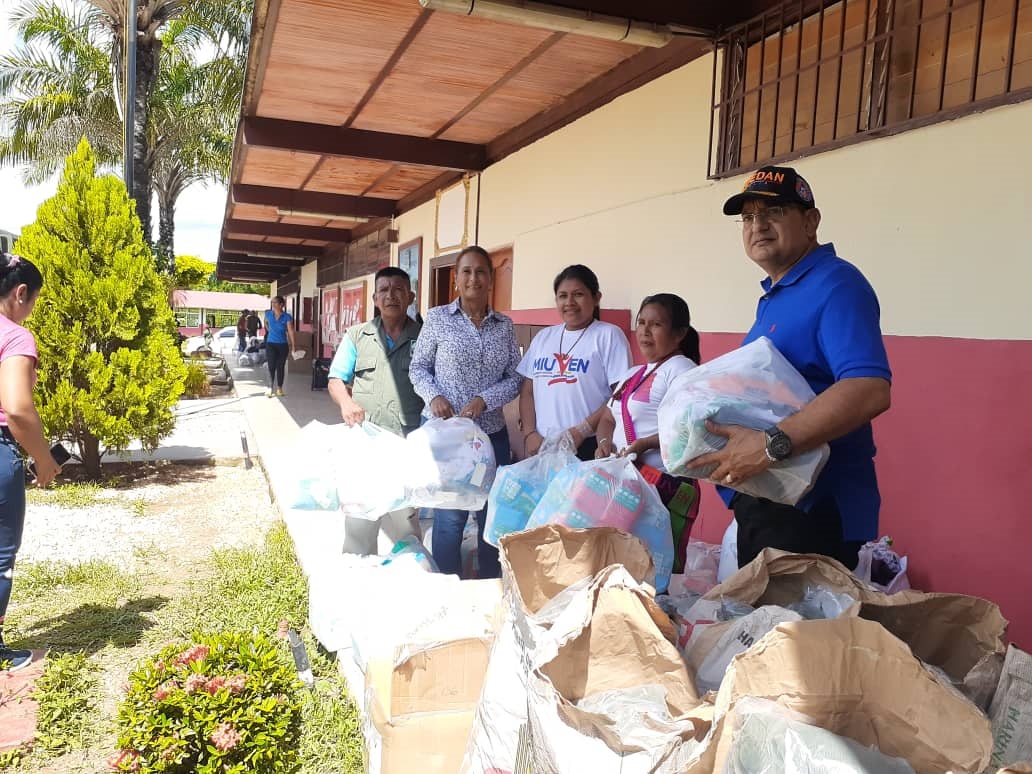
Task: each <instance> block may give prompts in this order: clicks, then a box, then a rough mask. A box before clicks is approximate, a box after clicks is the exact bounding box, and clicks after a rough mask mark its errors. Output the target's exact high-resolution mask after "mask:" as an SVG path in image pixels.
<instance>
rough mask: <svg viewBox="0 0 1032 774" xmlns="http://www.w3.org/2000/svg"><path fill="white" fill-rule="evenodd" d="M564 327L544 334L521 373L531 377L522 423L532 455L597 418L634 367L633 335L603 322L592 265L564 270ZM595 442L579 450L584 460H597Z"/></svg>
mask: <svg viewBox="0 0 1032 774" xmlns="http://www.w3.org/2000/svg"><path fill="white" fill-rule="evenodd" d="M552 288H553V290H554V292H555V305H556V308H557V309H558V310H559V314H560V316H561V317H562V320H563V321H562V323H560V324H559V325H553V326H551V327H549V328H545V329H544V330H542V331H540V332H539V333H538V334H537V336H535V337H534V340H533V341H531V343H530V346H529V347H528V348H527V352H526V354H525V355H524V356H523V360H522V361H520V365H519V368H517V370H518V371H519V373H521V374H522V375H523V376H525V377H526V381H525V382H524V383H523V387H522V388H521V390H520V422H521V423H522V426H523V437H524V444H525V450H526V453H527V455H528V456H529V455H532V454H536V453H537V451H538V449H539V448H540V447H541V444H542V442H543V441H544V440H545V439H546V438H552V437H554V436H556V435H558V434H560V433H562V432H563V431H564V430H566V429H567V428H569V427H572V426H573V425H576V424H577V423H579V422H581V421H583V420H584V418H585V417H587V416H590V415H592V414H594V413H595V412H596V411H597V410H598V409H599V407H601V406H602V405H603V404H604V403H605V402H606V400H607V399H608V398H609V396H610V395H611V394H612V392H613V387H614V386H615V385H616V383H617V382H618V381H619V379H620V377H621V376H622V375H623V374H624V372H625V371H626V370H627V368H628V366H630V364H631V348H630V346H629V345H628V343H627V337H626V336H625V335H624V333H623V331H621V330H620V329H619V328H618V327H616V326H615V325H612V324H610V323H607V322H602V321H601V320H600V319H599V304H600V302H601V300H602V293H601V292H600V291H599V286H598V277H596V276H595V272H593V271H592V270H591V269H589V268H588V267H587V266H583V265H581V264H574V265H573V266H567V267H566V268H565V269H563V270H562V271H561V272H560V273H559V276H557V277H556V278H555V282H554V283H553V285H552ZM595 450H596V444H595V439H594V438H592V437H586V438H584V439H583V440H582V442H581V443H580V446H579V447H578V448H577V456H578V457H580V458H581V459H582V460H589V459H594V457H595Z"/></svg>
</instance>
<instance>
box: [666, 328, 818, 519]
mask: <svg viewBox="0 0 1032 774" xmlns="http://www.w3.org/2000/svg"><path fill="white" fill-rule="evenodd" d="M814 397H815V395H814V392H813V390H812V389H810V385H809V384H807V382H806V380H805V379H804V378H803V377H802V375H801V374H800V373H799V372H798V371H797V370H796V369H795V368H794V367H793V366H792V364H791V363H789V362H788V361H787V360H786V359H785V357H784V355H782V354H781V353H780V352H778V350H777V348H776V347H775V346H774V345H773V344H772V343H771V341H770V339H768V338H766V337H760V338H759V339H757V340H756V341H753V342H751V343H749V344H746V345H745V346H744V347H741V348H740V349H736V350H734V351H733V352H729V353H728V354H726V355H723V356H721V357H718V358H716V359H715V360H711V361H709V362H708V363H704V364H703V365H701V366H699V367H698V368H693V369H692V370H691V371H688V372H687V373H684V374H682V375H681V376H679V377H678V378H677V379H676V380H675V381H674V383H673V384H672V385H671V386H670V389H669V390H668V391H667V394H666V396H665V397H664V398H663V401H662V403H660V405H659V443H660V452H661V453H662V456H663V464H664V465H665V466H666V469H667V471H668V472H669V473H671V474H673V475H676V476H686V477H688V478H708V477H709V475H710V474H711V473H712V472H713V466H703V467H698V468H693V467H690V466H689V465H688V463H689V462H690V461H691V460H693V459H695V458H696V457H699V456H701V455H703V454H708V453H710V452H714V451H718V450H720V449H722V448H723V447H724V445H725V444H726V443H727V439H726V438H723V437H721V436H719V435H714V434H713V433H710V432H709V431H708V430H707V429H706V420H707V419H710V420H713V421H714V422H716V423H718V424H723V425H740V426H742V427H749V428H752V429H754V430H766V429H767V428H769V427H773V426H774V425H776V424H777V423H778V422H781V421H782V420H784V419H786V418H788V417H789V416H791V415H792V414H795V413H796V412H797V411H799V409H801V408H802V407H803V406H805V405H806V404H807V403H809V402H810V401H811V400H813V399H814ZM829 453H830V450H829V448H828V446H827V445H824V446H822V447H821V448H819V449H815V450H813V451H810V452H806V453H805V454H800V455H798V456H794V457H791V458H789V459H787V460H785V461H783V462H778V463H775V464H774V465H772V466H771V467H770V468H768V469H767V470H766V471H764V472H763V473H759V474H757V475H755V476H753V477H751V478H747V479H744V480H742V481H740V482H736V483H735V485H734V487H732V488H734V489H736V490H737V491H739V492H742V493H744V494H748V495H752V496H753V497H765V498H767V499H768V500H773V501H775V502H778V503H784V504H786V505H795V504H796V503H797V502H799V500H800V499H801V498H802V497H803V495H805V494H806V493H807V492H808V491H809V490H810V488H811V487H812V486H813V483H814V482H815V481H816V480H817V476H818V475H819V474H820V472H821V470H822V469H823V468H824V464H825V463H826V462H827V461H828V455H829Z"/></svg>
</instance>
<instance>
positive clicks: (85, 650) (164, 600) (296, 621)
mask: <svg viewBox="0 0 1032 774" xmlns="http://www.w3.org/2000/svg"><path fill="white" fill-rule="evenodd" d="M99 494H100V492H98V491H92V490H91V491H86V490H85V489H82V488H80V489H78V490H76V491H67V492H65V493H60V490H57V493H55V494H54V497H53V499H52V500H49V501H48V502H49V504H51V505H55V504H60V505H61V506H62V507H68V508H75V507H77V506H81V505H82V504H83V503H84V502H85V501H94V500H95V499H96V498H97V497H98V496H99ZM120 497H121V499H122V500H124V505H125V507H129V508H133V507H134V506H133V505H132V504H133V503H135V502H137V501H138V500H137V499H136V497H135V495H134V493H133V491H132V488H131V487H129V488H128V489H126V490H125V491H123V492H120ZM266 499H267V498H266ZM30 516H31V515H30ZM141 518H148V517H147V516H146V515H142V516H141ZM218 518H219V516H218V512H217V510H215V511H212V515H210V516H209V519H216V520H217V519H218ZM98 529H103V525H98ZM254 542H255V545H252V546H250V547H244V548H227V549H222V550H215V551H213V552H209V553H207V555H206V556H202V557H199V558H193V559H190V560H189V561H185V562H184V561H177V558H176V557H170V556H169V555H168V554H167V553H166V552H165V551H163V550H161V548H160V546H155V547H153V548H151V549H148V550H141V551H137V552H136V554H135V557H134V558H135V561H133V562H132V565H133V566H132V568H131V571H130V569H129V568H127V567H126V566H123V565H121V564H117V563H112V562H106V561H102V560H95V559H94V560H90V561H86V562H82V563H79V564H68V563H58V562H36V563H31V562H30V563H19V565H18V567H17V571H16V574H15V585H14V593H13V598H12V604H11V607H10V610H9V611H8V623H7V626H6V628H5V634H6V637H7V639H8V641H9V643H10V644H11V645H12V646H13V647H24V648H47V649H49V653H48V655H47V661H46V666H45V671H44V674H43V677H42V679H41V680H40V681H39V683H38V685H37V694H36V695H37V700H38V702H39V704H40V722H39V728H38V731H39V735H38V738H37V742H36V746H35V748H34V749H33V750H32V751H31V752H27V753H13V754H7V755H6V756H0V770H10V771H17V772H37V773H43V772H47V773H48V774H49V773H50V772H54V774H57V773H58V772H60V773H61V774H70V773H71V772H98V771H103V770H105V768H106V764H105V761H106V760H107V758H108V757H109V756H110V755H112V753H113V752H114V751H115V747H116V745H115V737H116V733H117V729H116V724H115V717H116V712H117V709H118V704H119V702H120V700H121V698H122V696H123V695H124V694H123V684H124V682H125V679H126V677H127V676H128V674H129V672H130V671H132V669H133V668H134V667H135V666H136V665H137V663H138V662H139V661H140V660H141V659H143V658H144V657H146V656H149V655H152V654H154V653H156V652H157V651H158V650H160V649H161V648H162V646H164V645H165V644H166V643H168V642H169V641H171V640H175V639H178V638H185V637H188V636H189V635H190V634H191V633H193V632H219V631H227V630H236V631H242V632H252V631H255V630H258V631H262V632H265V633H267V634H269V635H273V634H274V633H275V632H276V630H277V627H278V625H279V624H280V622H281V621H283V620H286V621H287V622H289V624H290V626H291V627H293V628H295V629H299V630H300V631H301V632H302V638H303V640H304V642H305V644H306V646H307V648H308V654H309V658H310V660H311V662H312V668H313V672H314V673H315V676H316V684H315V687H314V689H313V690H312V691H311V692H306V694H305V699H304V705H305V706H304V715H303V732H302V742H301V751H300V752H301V759H302V767H301V769H300V771H302V772H310V773H311V774H316V773H318V774H332V773H334V772H341V773H342V774H344V773H349V772H360V771H362V768H363V763H362V741H361V733H360V726H359V716H358V711H357V709H356V707H355V705H354V703H353V702H352V701H351V700H350V698H349V697H348V695H347V691H346V688H345V685H344V681H343V679H342V678H341V677H340V676H339V674H338V672H337V669H336V664H335V663H334V661H333V660H332V658H331V657H328V656H327V654H325V653H323V652H321V651H320V650H319V648H318V646H317V645H316V644H315V642H314V641H313V640H312V638H311V636H310V634H308V633H307V631H306V630H305V629H304V625H305V623H306V622H307V617H308V589H307V583H306V581H305V578H304V576H303V574H302V572H301V569H300V567H299V566H298V564H297V561H296V558H295V556H294V551H293V544H292V543H291V540H290V537H289V535H288V534H287V531H286V528H285V526H284V525H283V524H282V522H275V523H273V524H272V526H271V528H269V530H268V532H267V534H266V535H265V536H264V540H261V541H257V540H256V541H254ZM284 647H286V646H285V645H284Z"/></svg>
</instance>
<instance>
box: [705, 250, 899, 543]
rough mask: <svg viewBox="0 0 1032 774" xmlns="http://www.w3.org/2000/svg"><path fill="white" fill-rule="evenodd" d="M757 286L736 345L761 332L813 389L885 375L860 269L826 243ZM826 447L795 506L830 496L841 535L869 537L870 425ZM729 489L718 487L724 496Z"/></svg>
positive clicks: (874, 516)
mask: <svg viewBox="0 0 1032 774" xmlns="http://www.w3.org/2000/svg"><path fill="white" fill-rule="evenodd" d="M760 285H761V286H762V288H763V295H762V296H761V297H760V301H759V304H758V305H757V309H756V322H755V323H753V326H752V328H751V329H750V330H749V332H748V333H747V334H746V336H745V339H744V340H743V341H742V343H743V344H748V343H749V342H751V341H753V340H755V339H758V338H759V337H760V336H766V337H767V338H768V339H770V340H771V341H772V342H773V343H774V345H775V346H776V347H777V348H778V350H780V352H781V353H782V354H783V355H784V356H785V357H786V358H787V359H788V361H789V362H790V363H791V364H792V365H793V366H795V367H796V369H797V370H798V371H799V372H800V373H801V374H802V375H803V377H804V378H805V379H806V381H807V382H809V384H810V387H811V388H813V391H814V392H815V393H816V394H818V395H820V394H821V393H822V392H824V391H825V390H826V389H828V388H829V387H830V386H831V385H832V384H834V383H835V382H838V381H841V380H842V379H852V378H857V377H877V378H880V379H886V380H889V381H891V380H892V371H891V370H890V369H889V360H888V356H887V355H886V354H885V343H884V341H883V340H882V334H881V324H880V309H879V307H878V298H877V296H876V295H875V293H874V288H872V287H871V285H870V283H869V282H868V281H867V279H866V278H865V277H864V275H863V274H861V273H860V270H859V269H857V268H856V267H855V266H853V265H852V264H851V263H849V262H847V261H844V260H842V259H841V258H839V257H838V255H837V254H836V253H835V246H834V245H833V244H830V243H829V244H826V245H821V246H819V247H817V248H816V249H815V250H813V251H812V252H810V253H809V254H808V255H806V256H805V257H804V258H803V259H802V260H800V261H799V262H798V263H797V264H796V265H795V266H793V267H792V268H791V269H790V270H789V272H788V273H787V274H786V275H785V276H784V277H782V278H781V280H780V281H779V282H778V283H777V284H772V283H771V281H770V278H769V277H767V278H766V279H764V280H763V282H761V283H760ZM830 446H831V457H830V458H829V459H828V464H827V465H826V466H825V468H824V470H823V471H822V473H821V475H820V476H819V477H818V479H817V483H816V484H815V485H814V488H813V489H812V490H811V491H810V492H809V494H807V496H806V497H804V498H803V499H802V500H801V501H800V502H799V504H798V505H797V506H796V507H797V508H799V509H801V510H804V511H805V510H809V509H810V508H811V507H812V506H813V505H814V504H815V503H816V502H819V501H821V500H823V499H824V498H826V497H828V496H831V497H833V498H834V499H835V502H836V504H837V505H838V509H839V513H840V514H841V515H842V531H843V535H842V537H843V539H844V540H846V541H858V540H874V539H875V538H876V537H877V536H878V511H879V508H880V507H881V495H880V494H879V493H878V480H877V478H876V476H875V472H874V455H875V447H874V434H873V431H872V429H871V425H870V423H868V424H865V425H863V426H862V427H860V428H858V429H856V430H854V431H853V432H852V433H849V434H848V435H845V436H843V437H842V438H838V439H836V440H834V441H832V442H831V444H830ZM733 494H734V493H733V492H731V491H730V490H722V492H721V495H722V496H723V497H724V500H725V502H730V500H731V496H732V495H733Z"/></svg>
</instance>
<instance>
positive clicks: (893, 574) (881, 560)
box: [853, 535, 910, 594]
mask: <svg viewBox="0 0 1032 774" xmlns="http://www.w3.org/2000/svg"><path fill="white" fill-rule="evenodd" d="M853 574H854V575H856V577H858V578H859V579H860V580H862V581H863V582H864V583H868V584H870V585H871V586H872V587H874V588H876V589H878V591H884V592H885V593H886V594H895V593H896V592H897V591H905V590H906V589H909V588H910V579H909V578H908V577H907V558H906V557H905V556H900V555H899V554H897V553H896V552H895V551H893V550H892V538H890V537H888V536H887V535H886V536H885V537H883V538H881V539H880V540H875V541H872V542H870V543H867V544H865V545H864V547H863V548H861V549H860V561H859V562H858V563H857V565H856V569H855V570H854V571H853ZM876 579H878V580H876ZM879 580H880V581H883V582H881V583H879V582H878V581H879Z"/></svg>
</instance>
